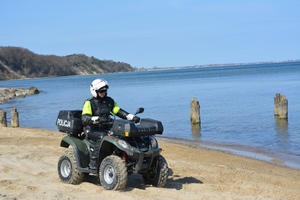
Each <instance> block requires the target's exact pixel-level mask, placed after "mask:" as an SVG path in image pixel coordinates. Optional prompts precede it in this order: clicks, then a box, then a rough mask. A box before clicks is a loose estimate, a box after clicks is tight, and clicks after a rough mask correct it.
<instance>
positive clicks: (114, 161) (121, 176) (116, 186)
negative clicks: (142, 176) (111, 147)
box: [99, 155, 127, 190]
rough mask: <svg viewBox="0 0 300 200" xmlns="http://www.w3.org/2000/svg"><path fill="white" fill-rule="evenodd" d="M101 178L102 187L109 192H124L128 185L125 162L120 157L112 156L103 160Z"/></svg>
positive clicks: (100, 171)
mask: <svg viewBox="0 0 300 200" xmlns="http://www.w3.org/2000/svg"><path fill="white" fill-rule="evenodd" d="M99 173H100V174H99V177H100V183H101V185H102V186H103V187H104V188H105V189H107V190H123V189H124V188H125V186H126V183H127V168H126V165H125V162H124V161H123V160H122V159H121V158H120V157H118V156H115V155H111V156H107V157H106V158H104V159H103V161H102V162H101V165H100V170H99Z"/></svg>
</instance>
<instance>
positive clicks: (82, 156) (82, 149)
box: [60, 135, 89, 168]
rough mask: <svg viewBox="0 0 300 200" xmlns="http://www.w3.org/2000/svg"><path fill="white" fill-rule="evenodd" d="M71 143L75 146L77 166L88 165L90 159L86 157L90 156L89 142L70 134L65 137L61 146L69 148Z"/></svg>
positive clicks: (84, 166) (83, 166)
mask: <svg viewBox="0 0 300 200" xmlns="http://www.w3.org/2000/svg"><path fill="white" fill-rule="evenodd" d="M70 145H71V146H72V147H73V150H74V155H75V158H76V163H77V167H78V168H86V167H88V160H87V159H86V158H89V145H88V142H87V141H85V140H82V139H79V138H76V137H73V136H70V135H68V136H65V137H63V139H62V141H61V143H60V146H61V147H65V148H68V147H69V146H70Z"/></svg>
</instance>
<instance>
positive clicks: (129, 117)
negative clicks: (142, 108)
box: [126, 114, 140, 123]
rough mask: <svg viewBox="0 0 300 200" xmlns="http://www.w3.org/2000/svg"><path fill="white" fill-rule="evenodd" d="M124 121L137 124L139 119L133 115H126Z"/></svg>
mask: <svg viewBox="0 0 300 200" xmlns="http://www.w3.org/2000/svg"><path fill="white" fill-rule="evenodd" d="M126 119H127V120H130V121H132V122H134V123H138V122H139V121H140V118H139V117H137V116H135V115H133V114H128V115H127V116H126Z"/></svg>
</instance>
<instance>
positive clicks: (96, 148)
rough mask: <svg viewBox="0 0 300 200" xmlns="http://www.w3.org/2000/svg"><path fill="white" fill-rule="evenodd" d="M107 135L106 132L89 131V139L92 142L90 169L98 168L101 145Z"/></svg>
mask: <svg viewBox="0 0 300 200" xmlns="http://www.w3.org/2000/svg"><path fill="white" fill-rule="evenodd" d="M105 135H107V132H106V131H88V133H87V139H88V140H89V142H90V151H91V154H90V168H91V169H97V168H98V159H99V153H100V143H101V140H102V138H103V137H104V136H105Z"/></svg>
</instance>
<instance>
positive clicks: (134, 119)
mask: <svg viewBox="0 0 300 200" xmlns="http://www.w3.org/2000/svg"><path fill="white" fill-rule="evenodd" d="M132 121H133V122H134V123H139V122H140V118H139V117H137V116H134V117H133V119H132Z"/></svg>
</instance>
